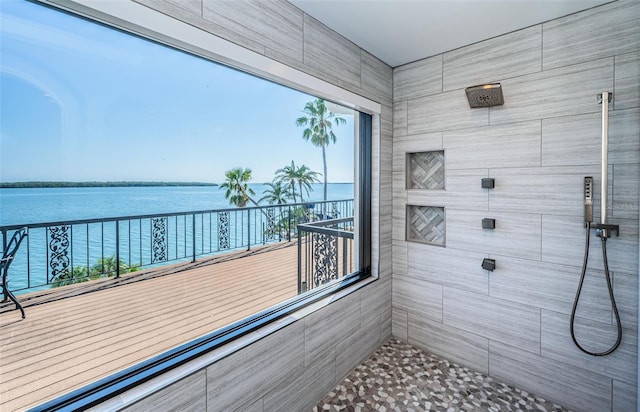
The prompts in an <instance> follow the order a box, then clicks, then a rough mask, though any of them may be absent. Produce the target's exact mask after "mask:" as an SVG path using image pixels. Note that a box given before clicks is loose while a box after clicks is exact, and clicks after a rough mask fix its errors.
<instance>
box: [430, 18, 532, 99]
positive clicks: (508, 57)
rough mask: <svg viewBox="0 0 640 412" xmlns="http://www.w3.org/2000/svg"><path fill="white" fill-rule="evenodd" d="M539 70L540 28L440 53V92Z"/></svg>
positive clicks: (528, 29) (530, 28) (524, 30)
mask: <svg viewBox="0 0 640 412" xmlns="http://www.w3.org/2000/svg"><path fill="white" fill-rule="evenodd" d="M540 70H542V26H541V25H537V26H533V27H529V28H526V29H523V30H518V31H515V32H513V33H509V34H505V35H503V36H500V37H495V38H493V39H489V40H486V41H482V42H479V43H476V44H472V45H470V46H466V47H462V48H459V49H456V50H453V51H450V52H447V53H445V54H444V71H443V78H444V80H443V84H444V91H449V90H453V89H461V88H465V87H469V86H475V85H477V84H486V83H492V82H497V81H500V80H501V79H505V78H509V77H513V76H521V75H523V74H528V73H533V72H538V71H540Z"/></svg>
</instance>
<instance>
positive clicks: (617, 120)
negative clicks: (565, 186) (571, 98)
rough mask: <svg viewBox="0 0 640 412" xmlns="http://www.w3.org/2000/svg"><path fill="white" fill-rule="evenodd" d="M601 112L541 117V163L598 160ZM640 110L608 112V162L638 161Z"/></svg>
mask: <svg viewBox="0 0 640 412" xmlns="http://www.w3.org/2000/svg"><path fill="white" fill-rule="evenodd" d="M601 131H602V114H601V113H600V112H598V113H589V114H583V115H576V116H568V117H560V118H555V119H545V120H543V121H542V165H543V166H572V165H579V164H581V165H587V164H595V165H599V164H600V159H601V156H600V154H601V148H602V132H601ZM639 134H640V110H638V109H630V110H615V111H610V112H609V164H623V163H638V158H639V157H640V138H639Z"/></svg>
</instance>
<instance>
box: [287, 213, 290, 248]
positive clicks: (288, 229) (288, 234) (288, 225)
mask: <svg viewBox="0 0 640 412" xmlns="http://www.w3.org/2000/svg"><path fill="white" fill-rule="evenodd" d="M287 220H288V222H287V241H289V242H291V206H289V213H287Z"/></svg>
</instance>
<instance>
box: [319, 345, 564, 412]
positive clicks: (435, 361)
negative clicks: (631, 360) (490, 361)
mask: <svg viewBox="0 0 640 412" xmlns="http://www.w3.org/2000/svg"><path fill="white" fill-rule="evenodd" d="M313 411H314V412H320V411H348V412H366V411H382V412H390V411H402V412H405V411H406V412H409V411H416V412H418V411H446V412H458V411H491V412H494V411H496V412H497V411H546V412H552V411H556V412H559V411H563V412H565V411H567V412H568V411H569V409H565V408H563V407H562V406H560V405H556V404H554V403H552V402H549V401H547V400H545V399H543V398H541V397H539V396H535V395H532V394H530V393H528V392H525V391H523V390H521V389H518V388H516V387H513V386H510V385H507V384H504V383H502V382H499V381H497V380H495V379H493V378H491V377H489V376H486V375H483V374H481V373H479V372H475V371H473V370H470V369H468V368H464V367H461V366H459V365H457V364H455V363H452V362H449V361H447V360H446V359H442V358H440V357H438V356H435V355H433V354H430V353H428V352H425V351H423V350H419V349H416V348H414V347H413V346H411V345H409V344H407V343H405V342H403V341H400V340H397V339H391V340H389V341H388V342H387V343H385V344H384V345H382V346H381V347H380V349H378V350H377V351H376V352H375V353H374V354H373V355H371V356H370V357H369V358H368V359H367V360H366V361H364V363H362V364H361V365H360V366H358V367H357V368H356V369H355V370H354V371H353V372H351V373H350V374H349V375H348V376H347V377H346V378H345V379H344V380H343V381H342V382H340V384H339V385H338V386H336V387H335V388H334V389H333V390H332V391H331V392H330V393H329V394H328V395H327V396H326V397H325V398H324V399H323V400H322V401H321V402H319V403H318V404H317V405H316V406H315V407H314V408H313Z"/></svg>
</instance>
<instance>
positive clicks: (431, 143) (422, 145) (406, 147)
mask: <svg viewBox="0 0 640 412" xmlns="http://www.w3.org/2000/svg"><path fill="white" fill-rule="evenodd" d="M393 145H394V146H393V151H394V153H393V155H394V156H396V155H399V156H402V154H406V153H416V152H428V151H433V150H442V147H443V146H442V132H436V133H424V134H413V135H408V136H398V137H396V138H395V139H394V141H393ZM404 163H405V162H404V161H403V162H402V164H403V166H404ZM402 170H404V167H403V169H402Z"/></svg>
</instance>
